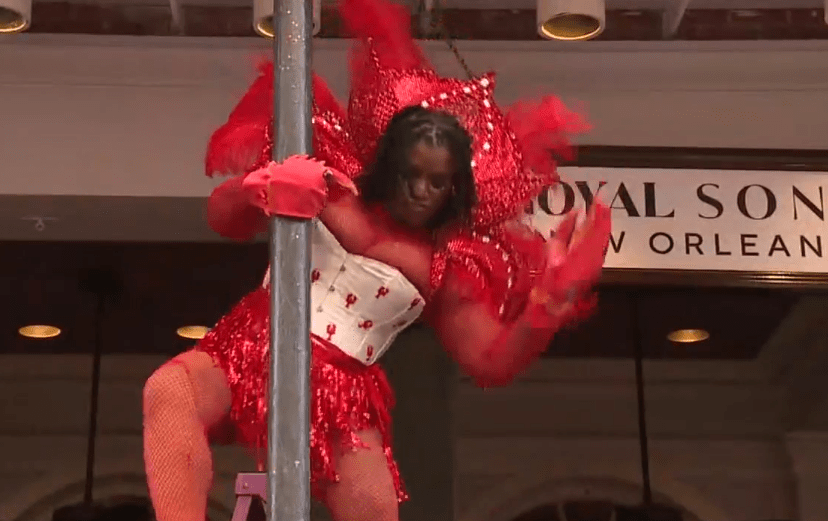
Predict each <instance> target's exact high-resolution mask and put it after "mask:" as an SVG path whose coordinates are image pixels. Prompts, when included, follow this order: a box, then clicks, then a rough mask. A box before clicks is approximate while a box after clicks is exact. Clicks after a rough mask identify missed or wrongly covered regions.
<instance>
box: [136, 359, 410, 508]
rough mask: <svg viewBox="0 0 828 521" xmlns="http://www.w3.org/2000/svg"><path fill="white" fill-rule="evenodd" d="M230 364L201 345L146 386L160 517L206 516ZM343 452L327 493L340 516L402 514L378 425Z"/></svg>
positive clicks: (147, 451)
mask: <svg viewBox="0 0 828 521" xmlns="http://www.w3.org/2000/svg"><path fill="white" fill-rule="evenodd" d="M230 398H231V396H230V389H229V387H228V384H227V378H226V376H225V374H224V372H223V371H222V370H221V369H220V368H219V367H218V366H217V365H216V364H215V363H214V361H213V359H212V358H211V357H210V356H209V355H208V354H206V353H204V352H201V351H195V350H192V351H187V352H186V353H183V354H181V355H179V356H178V357H176V358H174V359H173V360H171V361H170V362H168V363H166V364H164V365H163V366H161V367H160V368H159V369H158V370H157V371H155V373H153V375H152V376H151V377H150V378H149V380H147V383H146V385H145V386H144V461H145V464H146V471H147V481H148V483H149V489H150V498H151V499H152V504H153V507H154V508H155V515H156V519H157V520H158V521H204V519H205V518H206V510H207V498H208V495H209V492H210V487H211V485H212V475H213V470H212V456H211V453H210V447H209V442H208V435H207V432H208V431H210V430H211V429H213V428H214V427H216V426H217V425H219V424H220V423H221V421H222V420H223V419H224V418H225V417H226V416H227V414H228V413H229V411H230ZM358 435H359V437H360V439H361V440H362V441H363V442H364V443H365V444H366V445H367V447H365V448H357V449H349V448H344V447H343V449H342V451H341V452H339V453H338V454H336V461H335V463H336V470H337V473H338V474H339V478H340V480H339V482H338V483H335V484H332V485H329V486H328V488H327V490H326V494H325V496H326V497H325V500H326V503H327V506H328V508H329V510H330V512H331V515H332V516H333V518H334V519H335V520H336V521H398V519H399V516H398V508H399V507H398V502H397V493H396V489H395V488H394V480H393V478H392V476H391V472H390V470H389V469H388V460H387V459H386V456H385V452H384V450H383V447H382V436H381V435H380V433H379V431H377V430H367V431H361V432H359V433H358Z"/></svg>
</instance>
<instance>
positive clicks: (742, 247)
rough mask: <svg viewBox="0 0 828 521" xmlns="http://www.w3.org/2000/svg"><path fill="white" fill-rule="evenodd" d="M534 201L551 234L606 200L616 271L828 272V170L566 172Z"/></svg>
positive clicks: (541, 226)
mask: <svg viewBox="0 0 828 521" xmlns="http://www.w3.org/2000/svg"><path fill="white" fill-rule="evenodd" d="M561 177H562V178H563V180H564V183H563V184H561V185H559V186H557V187H556V188H554V189H553V190H549V191H547V192H544V193H543V194H541V195H540V197H538V199H536V200H535V201H534V202H533V205H532V210H531V213H530V215H529V216H527V219H528V221H529V222H530V223H531V224H532V225H533V226H534V227H535V228H536V229H538V230H539V231H540V232H542V233H544V234H547V235H548V232H549V231H550V230H551V229H553V228H554V227H555V225H556V224H557V223H558V222H559V221H560V220H561V218H562V217H561V216H562V215H563V214H565V213H566V212H568V211H571V210H572V209H579V208H584V207H585V206H586V205H587V204H588V202H589V201H591V200H592V198H593V197H594V196H595V195H596V194H598V196H599V197H600V199H601V200H602V201H603V202H604V203H605V204H607V205H609V206H610V207H611V208H612V218H613V224H612V240H611V243H610V249H609V252H608V254H607V262H606V264H605V266H606V267H607V268H641V269H671V270H735V271H761V272H802V273H823V272H828V227H826V221H825V218H826V214H825V207H826V195H828V194H826V192H828V172H772V171H736V170H684V169H654V168H579V167H568V168H561Z"/></svg>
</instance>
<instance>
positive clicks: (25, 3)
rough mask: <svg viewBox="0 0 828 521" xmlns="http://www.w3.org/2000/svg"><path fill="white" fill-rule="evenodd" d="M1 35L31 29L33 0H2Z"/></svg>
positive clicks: (0, 10) (0, 7)
mask: <svg viewBox="0 0 828 521" xmlns="http://www.w3.org/2000/svg"><path fill="white" fill-rule="evenodd" d="M0 4H2V5H0V34H10V33H20V32H23V31H25V30H26V29H28V28H29V20H30V19H31V14H32V4H31V0H11V1H9V0H6V1H2V0H0Z"/></svg>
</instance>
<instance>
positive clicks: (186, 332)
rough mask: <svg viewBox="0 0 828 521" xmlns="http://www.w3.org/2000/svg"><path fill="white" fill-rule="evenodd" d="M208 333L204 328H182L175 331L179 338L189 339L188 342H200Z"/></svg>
mask: <svg viewBox="0 0 828 521" xmlns="http://www.w3.org/2000/svg"><path fill="white" fill-rule="evenodd" d="M208 331H210V328H209V327H206V326H183V327H179V328H178V329H177V330H176V333H177V334H178V336H180V337H181V338H189V339H190V340H201V339H202V338H204V336H205V335H206V334H207V332H208Z"/></svg>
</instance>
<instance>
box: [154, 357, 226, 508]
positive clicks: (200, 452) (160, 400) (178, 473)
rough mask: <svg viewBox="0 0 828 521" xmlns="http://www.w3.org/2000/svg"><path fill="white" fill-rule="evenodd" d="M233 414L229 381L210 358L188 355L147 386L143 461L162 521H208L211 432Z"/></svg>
mask: <svg viewBox="0 0 828 521" xmlns="http://www.w3.org/2000/svg"><path fill="white" fill-rule="evenodd" d="M229 411H230V388H229V386H228V384H227V378H226V376H225V374H224V371H222V370H221V369H220V368H219V367H218V366H217V365H216V364H215V362H214V361H213V359H212V358H211V357H210V355H208V354H206V353H204V352H201V351H195V350H192V351H187V352H186V353H183V354H181V355H179V356H177V357H175V358H174V359H172V360H170V361H169V362H167V363H166V364H164V365H163V366H161V367H160V368H158V370H156V371H155V372H154V373H153V374H152V376H150V378H149V380H147V383H146V385H145V386H144V462H145V465H146V471H147V481H148V483H149V490H150V498H151V499H152V504H153V507H154V508H155V515H156V519H158V521H204V519H205V517H206V510H207V497H208V495H209V492H210V487H211V485H212V479H213V468H212V465H213V463H212V455H211V453H210V446H209V444H208V440H207V431H208V430H209V429H210V428H211V427H213V426H214V425H216V424H217V423H218V422H220V421H221V420H222V419H223V418H224V417H225V416H226V415H227V414H228V412H229Z"/></svg>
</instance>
